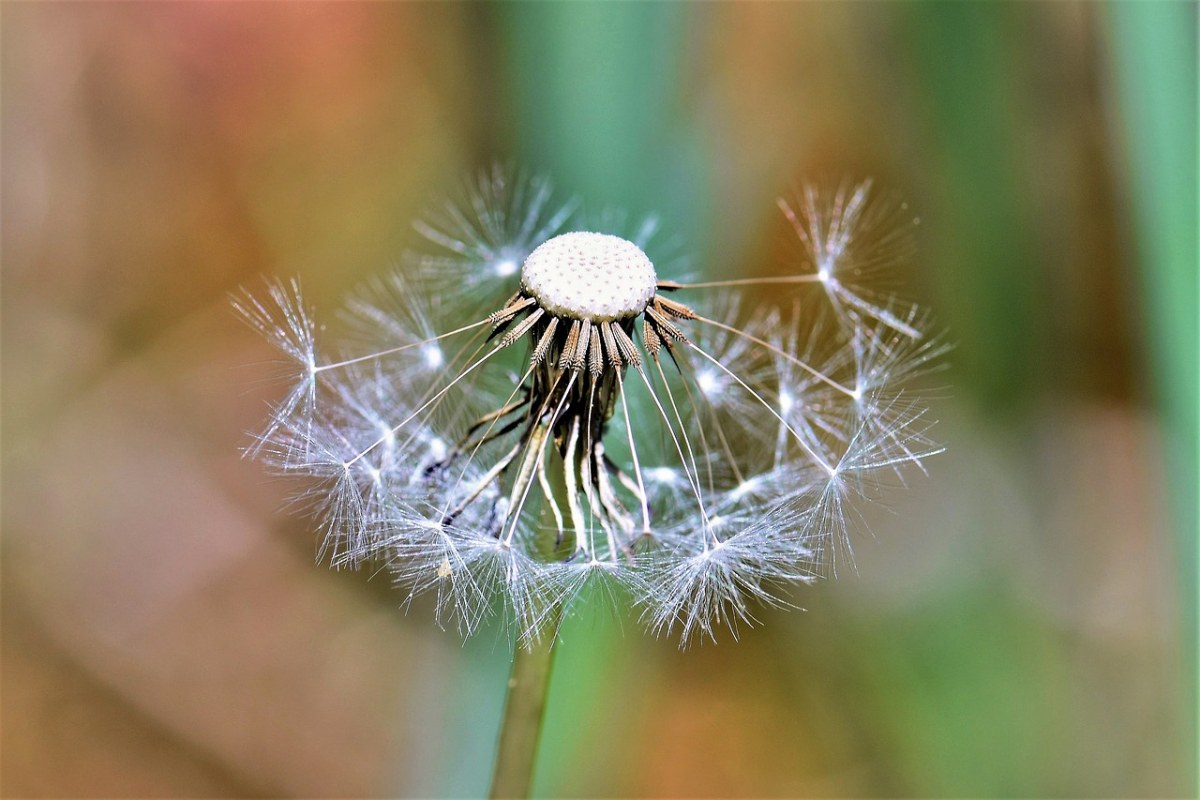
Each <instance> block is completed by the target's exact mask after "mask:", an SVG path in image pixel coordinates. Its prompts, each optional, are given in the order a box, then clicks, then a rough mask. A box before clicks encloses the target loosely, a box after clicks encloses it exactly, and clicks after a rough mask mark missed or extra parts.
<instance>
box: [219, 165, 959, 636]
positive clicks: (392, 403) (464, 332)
mask: <svg viewBox="0 0 1200 800" xmlns="http://www.w3.org/2000/svg"><path fill="white" fill-rule="evenodd" d="M781 208H783V210H784V214H785V216H786V217H787V219H788V220H789V221H790V223H791V225H792V227H793V230H794V232H795V235H796V237H797V240H798V243H799V246H800V249H801V254H802V257H801V258H800V259H798V263H797V264H796V271H795V272H793V273H791V274H790V275H786V276H773V277H772V276H767V277H763V278H733V279H728V280H716V281H698V282H696V281H694V282H685V281H683V280H682V279H680V278H679V276H677V275H674V274H662V265H663V264H664V263H674V262H672V261H670V260H669V259H668V260H667V261H666V262H664V261H663V260H661V259H660V260H658V261H657V262H656V260H655V259H653V258H652V257H651V255H650V253H651V251H653V250H654V240H655V238H656V237H655V233H656V230H657V223H656V222H653V221H649V222H644V223H642V224H641V225H635V226H633V227H631V228H627V226H626V224H625V220H624V218H623V217H622V216H620V215H617V214H612V213H609V214H605V215H600V216H599V217H594V218H591V220H590V222H587V223H585V222H584V221H585V220H586V219H587V218H585V217H580V216H578V215H577V214H576V211H575V208H574V206H573V204H570V203H563V202H560V201H556V200H554V198H553V192H552V190H551V188H550V186H549V183H548V182H546V181H544V180H541V179H530V178H521V177H514V176H513V175H512V173H510V172H507V171H504V170H492V171H489V172H485V173H482V174H481V175H480V176H479V177H478V179H477V180H476V181H475V183H474V186H473V189H472V191H471V193H470V195H469V197H468V199H467V200H466V201H465V203H463V204H455V203H450V204H446V205H444V206H443V207H442V208H441V209H440V210H439V211H438V212H437V213H435V214H434V215H432V216H430V217H428V218H426V220H425V221H423V222H421V223H418V225H417V228H418V231H419V232H420V233H421V234H422V235H423V236H424V237H425V238H426V239H427V240H428V241H429V242H430V244H431V245H432V246H433V247H434V248H435V250H437V251H438V252H436V253H434V254H430V255H415V254H410V257H409V259H408V265H409V274H406V275H403V276H402V275H400V274H396V275H393V276H390V277H388V278H386V279H383V280H378V281H375V282H373V283H371V284H370V285H369V286H368V287H367V289H366V290H365V291H364V292H362V293H359V294H358V295H356V296H355V297H353V298H352V299H351V300H350V302H349V303H348V305H347V308H346V310H345V312H344V319H345V321H346V322H347V323H348V328H349V329H350V330H351V332H352V334H353V335H352V336H351V337H350V338H351V341H352V342H353V343H355V344H356V345H357V346H356V347H350V348H349V349H347V350H344V351H338V352H339V354H340V357H339V358H337V359H325V358H322V357H321V355H320V354H319V353H318V350H317V347H316V342H315V331H316V330H317V328H316V326H315V325H314V323H313V321H312V317H311V314H310V313H309V312H308V311H307V309H305V308H304V306H303V305H302V303H301V300H300V296H299V290H298V288H297V287H296V286H295V285H294V284H293V285H290V286H285V285H283V284H275V285H272V286H270V287H269V289H268V292H267V295H268V299H267V301H263V302H259V301H257V300H255V299H253V298H252V297H250V296H246V297H243V298H240V299H238V300H237V301H236V307H237V309H238V310H239V312H240V313H241V314H242V316H243V317H244V318H245V319H246V320H247V321H248V322H249V323H250V324H251V325H252V326H253V327H254V328H255V329H257V330H258V331H260V332H261V333H262V334H264V335H265V336H266V337H267V338H268V339H270V340H271V341H272V342H273V343H274V344H275V345H276V346H277V347H278V348H279V349H280V350H281V351H282V352H283V353H284V354H285V355H286V356H287V357H288V358H289V361H290V363H291V364H292V376H293V387H292V389H291V391H290V392H289V394H288V395H287V396H286V397H285V398H284V400H283V401H281V402H280V403H279V404H278V406H277V407H276V408H275V409H274V413H273V414H272V417H271V420H270V422H269V423H268V425H267V426H266V429H265V430H264V432H263V433H261V434H260V435H259V436H258V437H257V438H256V442H255V445H254V447H253V448H252V450H253V451H254V452H255V453H257V454H258V455H260V456H262V457H263V458H264V459H265V460H266V461H267V462H268V463H269V464H270V465H271V466H272V467H273V468H275V469H277V470H278V471H279V472H281V473H283V474H286V475H296V476H301V477H304V478H307V479H309V480H310V481H313V484H312V485H310V486H309V487H307V488H306V489H304V490H303V491H302V492H301V494H300V496H299V497H298V498H297V499H298V501H299V502H301V503H303V504H304V505H305V506H306V507H307V508H309V509H310V510H311V511H312V512H313V513H315V515H316V517H317V519H318V520H319V521H320V525H321V528H322V531H323V538H324V543H323V545H322V547H321V549H320V552H321V554H322V555H323V556H324V557H326V558H328V559H329V560H330V561H331V562H332V563H334V564H335V565H348V566H354V565H358V564H361V563H364V562H367V561H373V562H377V563H380V564H382V565H384V566H386V568H387V569H388V570H389V571H390V572H391V574H392V576H393V577H394V579H395V581H396V583H397V584H398V585H399V586H401V587H403V588H404V589H405V590H406V592H407V594H406V595H405V598H406V602H407V601H409V600H411V599H413V598H415V597H418V596H420V595H422V594H426V593H429V594H431V595H432V596H433V597H434V604H435V608H436V615H437V619H438V622H439V624H445V623H452V624H454V625H455V626H456V627H457V628H458V629H459V630H461V631H462V632H463V633H465V634H469V633H472V632H474V631H475V630H477V629H478V628H479V627H480V626H481V625H482V624H483V623H484V621H485V620H486V619H488V618H489V617H490V616H491V615H492V614H493V613H497V612H498V613H501V614H502V615H503V616H504V618H505V619H506V620H507V622H508V623H509V624H511V625H512V626H513V628H514V630H515V632H516V634H517V636H518V637H519V638H520V639H521V640H522V641H526V642H528V641H532V640H534V639H536V638H537V637H538V636H539V635H540V634H541V632H542V629H543V628H544V626H545V625H547V624H548V622H549V620H551V619H552V618H553V617H554V614H552V613H551V609H555V608H563V607H567V608H569V607H571V605H572V604H573V603H575V602H577V601H578V600H579V598H581V597H584V596H585V594H586V596H588V597H589V598H590V597H593V596H600V597H603V598H606V599H607V600H608V601H609V602H612V603H614V604H620V603H622V602H624V598H630V599H631V600H632V601H633V602H636V603H638V604H639V605H640V607H641V609H642V619H643V621H644V622H645V623H646V626H647V627H648V628H649V629H650V630H652V631H655V632H667V631H677V632H678V633H679V634H680V637H681V641H684V642H686V641H688V640H689V639H690V638H692V637H695V636H703V637H707V638H715V637H716V636H717V635H718V631H719V630H720V629H721V628H728V629H730V630H732V631H734V633H735V634H736V632H737V630H738V628H739V626H742V625H747V624H752V623H753V622H754V619H755V609H756V608H757V607H759V606H762V605H775V604H780V603H782V602H783V600H782V598H783V596H784V594H783V592H784V591H785V590H786V586H787V585H789V584H796V583H807V582H809V581H811V580H813V579H814V578H815V577H816V576H818V575H822V574H825V573H827V572H832V571H834V570H835V569H836V567H837V565H838V564H839V563H848V559H849V554H850V546H849V533H850V530H851V528H853V527H855V525H854V524H853V523H854V522H856V521H857V516H856V515H857V512H856V511H855V510H854V509H855V507H856V504H857V503H859V502H860V501H861V500H862V499H863V498H864V497H865V496H866V495H868V494H869V491H868V489H869V487H870V485H871V481H872V478H873V476H874V475H876V474H878V473H881V472H888V473H892V474H902V469H903V468H904V467H905V466H906V465H909V464H913V465H916V466H918V467H919V466H920V465H921V463H922V462H923V461H924V460H925V459H926V458H928V457H929V456H931V455H933V454H935V453H937V452H939V447H938V446H937V445H936V444H934V443H933V442H932V441H931V440H930V439H929V437H928V430H929V424H930V423H929V422H928V420H927V414H926V412H925V409H924V406H923V404H922V403H921V401H920V400H919V399H917V397H916V396H915V394H914V392H913V389H912V388H911V385H912V381H914V380H915V379H917V378H919V377H920V376H921V375H923V374H924V373H926V372H928V371H929V370H930V369H933V368H935V367H936V365H937V363H938V359H939V358H940V357H941V356H942V354H943V353H944V351H945V346H944V345H943V344H941V343H940V341H939V340H938V339H937V338H936V337H933V338H930V337H927V336H926V335H925V333H924V330H925V328H927V327H928V323H927V320H926V319H925V317H924V316H923V315H922V314H921V312H919V311H918V310H916V309H915V308H912V307H910V306H907V305H904V304H900V303H899V302H897V301H895V300H892V299H889V298H887V297H886V296H882V295H879V294H875V293H872V290H871V288H870V287H869V286H866V285H864V284H863V281H862V277H863V276H864V275H865V274H866V272H867V271H868V269H870V270H876V269H878V268H879V267H881V266H882V263H883V261H884V260H886V259H883V258H882V257H881V256H880V253H881V252H885V251H889V248H892V245H893V242H892V240H891V239H890V238H889V237H890V234H889V233H887V232H886V230H882V229H881V227H880V226H881V222H880V221H881V220H884V221H886V220H887V219H888V217H887V214H886V213H883V212H882V211H880V210H879V209H880V207H879V206H877V205H876V204H874V202H873V200H872V198H871V195H870V186H869V184H859V185H857V186H846V187H842V188H841V189H838V190H836V191H835V192H834V193H833V194H832V195H824V194H821V193H819V192H817V191H816V190H812V189H807V190H805V191H804V192H802V193H801V195H800V200H799V201H798V202H797V203H795V204H788V203H782V204H781ZM584 224H587V226H588V228H590V229H572V228H573V227H574V226H575V225H581V226H582V225H584ZM881 230H882V232H881ZM880 237H882V238H880ZM864 239H865V240H866V241H864ZM881 242H882V245H881ZM892 249H894V248H892ZM656 265H657V266H656ZM759 285H766V286H773V287H774V290H773V294H775V295H776V296H777V299H778V300H780V301H786V302H781V303H780V306H782V308H775V307H769V308H767V309H756V308H754V307H753V304H752V303H751V302H750V299H749V296H747V297H741V296H740V292H742V291H746V290H750V289H752V288H753V287H755V286H759ZM776 290H777V291H776ZM805 296H807V299H806V300H805V301H804V303H801V301H800V299H799V298H801V297H805ZM813 302H820V303H821V304H823V305H824V307H825V308H826V309H827V312H828V314H827V316H828V317H829V318H830V319H832V320H833V321H834V324H832V325H824V324H822V323H821V322H820V320H821V319H822V314H821V313H820V312H815V313H814V312H813V311H812V310H811V308H808V307H807V306H811V305H812V303H813ZM481 304H482V305H481ZM789 306H790V310H788V309H789ZM744 308H751V311H750V313H743V309H744ZM802 309H803V313H802ZM554 613H557V612H554Z"/></svg>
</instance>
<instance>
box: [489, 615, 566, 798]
mask: <svg viewBox="0 0 1200 800" xmlns="http://www.w3.org/2000/svg"><path fill="white" fill-rule="evenodd" d="M551 615H552V616H551V621H550V625H549V628H548V630H547V631H546V632H545V633H544V634H543V635H542V636H541V637H540V638H539V639H538V640H537V641H535V642H533V643H532V644H530V646H529V647H528V648H525V647H522V646H521V645H520V644H519V643H518V644H517V646H516V652H515V653H514V655H513V666H512V676H511V677H510V678H509V679H508V697H507V699H506V700H505V703H504V722H503V724H502V726H501V728H500V746H499V748H498V750H497V752H496V771H495V773H493V775H492V791H491V797H493V798H512V797H528V796H529V788H530V784H531V783H532V782H533V765H534V760H535V758H536V757H537V747H538V737H539V736H540V734H541V732H542V717H543V716H544V712H545V710H546V694H547V692H548V690H549V688H550V672H551V668H552V667H553V666H554V653H555V643H556V642H557V641H558V624H559V622H560V619H561V615H562V608H561V607H558V608H555V609H554V610H553V611H552V612H551Z"/></svg>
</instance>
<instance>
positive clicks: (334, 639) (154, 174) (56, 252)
mask: <svg viewBox="0 0 1200 800" xmlns="http://www.w3.org/2000/svg"><path fill="white" fill-rule="evenodd" d="M1196 25H1197V16H1196V5H1195V4H1191V3H1133V4H1100V3H1068V2H1061V3H1060V2H1056V3H1049V2H1047V3H1021V4H1017V3H1012V4H1008V3H994V4H988V3H950V4H936V3H903V4H899V3H898V4H886V5H878V4H871V3H855V4H840V3H839V4H819V3H797V4H783V3H778V4H768V3H761V4H759V3H755V4H751V3H745V4H741V3H739V4H724V5H722V4H704V5H696V6H692V5H681V4H680V5H676V4H671V5H653V4H630V5H624V4H620V5H603V6H601V5H591V4H569V5H553V4H545V5H486V6H485V5H482V4H480V5H441V4H438V5H422V4H416V3H405V4H328V5H326V4H319V3H316V4H295V5H290V4H265V3H264V4H255V3H229V4H224V3H223V4H188V3H172V4H116V3H112V4H104V3H101V4H83V5H74V4H40V3H36V4H21V3H4V5H3V7H2V8H0V29H2V98H0V99H2V126H3V127H2V170H3V172H2V175H3V205H2V212H3V251H2V264H3V285H2V297H3V304H2V315H3V316H2V319H3V354H2V355H3V464H2V468H3V545H2V547H3V549H2V556H3V576H2V577H3V584H2V585H3V650H2V656H3V684H2V694H0V697H2V702H3V706H2V717H0V721H2V726H3V728H2V732H3V740H2V746H3V749H2V758H3V760H2V773H0V792H2V793H3V794H4V795H5V796H81V797H82V796H145V797H150V796H198V795H203V796H381V795H387V796H396V795H402V796H428V797H441V796H475V795H479V794H481V793H483V792H484V791H485V789H486V785H487V782H488V778H489V774H490V770H491V759H492V753H493V750H494V747H495V736H496V732H497V726H498V721H499V715H500V710H501V705H502V701H503V698H502V694H503V689H504V684H505V681H506V677H507V669H508V659H509V652H508V650H507V645H506V642H505V641H504V639H503V637H502V636H501V635H500V634H499V633H498V632H492V633H484V634H483V635H481V636H480V637H477V638H475V639H472V640H470V641H468V642H466V643H465V644H464V643H463V642H462V641H461V640H460V639H459V638H458V637H457V636H456V635H455V634H454V633H453V632H443V631H439V630H438V629H437V628H436V627H435V626H434V625H433V623H432V621H431V615H430V614H429V613H428V612H429V609H428V608H425V607H418V608H415V609H413V611H412V613H410V614H409V615H407V616H406V615H405V614H403V613H402V612H401V611H400V610H399V609H398V606H399V603H400V600H401V598H400V597H399V596H398V595H396V594H395V593H393V592H392V591H391V590H390V589H389V587H388V585H387V581H386V580H385V579H384V578H383V577H376V578H375V579H373V580H372V579H370V578H371V576H370V575H368V574H358V573H337V572H330V571H328V570H326V569H324V568H323V567H321V566H314V564H313V548H314V542H313V536H312V533H311V531H310V530H309V528H308V526H307V524H306V522H305V521H304V520H303V519H297V518H294V517H289V516H286V515H283V514H280V513H278V508H279V505H280V503H281V500H282V496H283V492H284V491H285V489H284V487H282V486H280V485H278V484H276V483H273V482H271V481H269V480H267V479H266V478H265V477H264V475H263V471H262V469H261V468H260V466H259V465H257V464H254V463H248V462H244V461H242V460H241V459H240V458H239V455H238V447H239V445H241V444H243V443H244V442H245V439H244V438H243V437H244V432H245V431H247V430H250V429H253V428H256V427H257V426H259V425H260V423H261V421H262V418H263V415H264V408H265V407H264V403H265V402H266V401H267V400H269V399H270V398H272V397H275V396H277V395H278V394H279V392H280V391H281V390H282V387H279V386H275V385H273V384H270V383H264V382H263V380H262V379H263V377H264V375H265V374H267V372H269V370H267V369H265V368H264V367H263V366H262V364H263V362H264V361H265V360H267V359H269V358H271V354H270V353H269V352H268V350H267V348H266V346H265V344H264V343H263V342H261V341H258V340H257V339H256V338H255V336H254V335H253V334H252V333H251V332H250V331H249V330H248V329H246V328H244V327H243V326H241V325H240V324H239V323H238V322H237V321H236V320H235V318H234V317H233V315H232V314H231V313H230V310H229V307H228V300H227V293H228V292H230V291H231V290H234V289H236V288H237V287H239V286H242V285H248V286H255V285H260V283H259V276H261V275H281V276H291V275H298V276H300V278H301V280H302V281H303V283H304V285H305V287H306V291H307V293H308V296H309V299H310V300H311V301H312V303H313V304H314V305H315V306H316V307H318V308H325V309H333V308H334V307H335V306H336V304H337V301H338V298H339V296H340V295H341V294H342V293H343V292H344V291H346V290H347V289H349V288H351V287H353V286H354V285H355V284H356V283H358V282H359V281H361V280H362V279H364V278H365V277H366V276H368V275H372V274H374V273H376V272H378V271H380V270H383V269H388V268H391V267H392V266H393V265H395V264H396V263H397V261H398V259H399V256H400V254H401V253H402V252H403V251H404V249H405V248H406V247H407V246H409V245H411V244H412V242H413V232H412V229H411V227H410V224H409V221H410V220H411V219H412V218H413V217H414V216H416V215H418V214H419V213H420V212H421V211H422V209H423V208H425V207H427V206H428V205H429V204H430V203H432V202H434V201H435V200H436V199H437V198H440V197H441V196H443V195H445V194H446V193H450V192H453V190H454V189H455V187H456V186H457V185H458V184H459V182H460V180H461V178H462V177H463V176H464V174H466V173H468V172H469V171H471V170H473V169H475V168H477V167H479V166H480V165H486V164H490V163H491V162H493V161H494V160H496V159H500V160H502V161H511V162H514V163H518V164H522V165H525V166H528V167H530V168H533V169H537V170H544V171H546V172H548V173H549V174H551V175H553V176H554V177H555V179H556V183H557V184H558V185H559V186H560V187H562V188H563V189H565V190H566V191H568V192H573V193H578V194H579V195H580V196H582V197H585V198H587V199H588V200H589V202H592V203H595V204H616V205H618V206H621V207H624V208H627V209H629V210H630V211H631V212H633V213H641V212H656V213H658V214H659V215H660V216H661V218H662V219H663V222H664V225H665V227H666V229H667V230H668V231H672V232H673V233H675V234H676V235H678V237H679V238H680V240H681V241H682V242H684V244H685V248H686V250H687V251H688V252H689V253H690V254H691V256H692V258H693V262H694V264H695V265H696V266H697V267H698V268H700V269H707V270H712V271H714V272H716V271H718V270H719V271H720V272H721V274H731V273H733V272H737V271H739V270H745V271H749V270H761V269H763V266H764V265H767V266H770V265H771V264H773V263H774V261H775V259H777V258H779V257H780V255H781V253H783V252H785V245H786V241H785V240H786V232H785V230H784V226H783V224H782V220H781V219H780V218H779V214H778V212H777V210H776V209H775V206H774V203H773V198H774V197H775V196H777V195H779V194H783V193H786V192H787V191H789V189H790V188H791V187H792V186H793V185H795V183H796V182H797V181H801V180H804V179H808V178H830V177H832V178H834V179H837V178H839V177H842V176H847V177H866V176H872V177H874V178H875V179H876V180H877V182H878V184H879V185H881V186H883V187H884V188H886V189H887V190H889V191H892V192H895V193H898V194H899V195H901V196H903V197H904V198H906V199H907V201H908V202H909V204H910V207H911V208H913V209H914V210H915V212H916V213H917V214H918V215H919V217H920V219H921V225H920V234H921V235H920V242H919V247H920V250H919V252H920V258H918V259H917V260H916V261H915V262H914V263H913V264H910V265H906V266H904V267H902V268H901V269H900V274H899V276H898V277H899V278H900V280H901V282H902V283H903V284H904V285H906V286H907V287H908V294H909V296H910V297H912V298H915V299H918V300H920V301H921V302H923V303H925V304H926V305H928V306H929V307H931V308H933V309H934V310H935V311H936V313H937V316H938V318H939V320H940V321H941V322H942V324H943V325H944V326H945V328H946V329H947V330H948V332H949V337H950V339H951V340H952V341H954V342H955V344H956V350H955V352H954V354H953V356H952V359H951V361H952V366H951V368H950V370H949V371H947V372H945V373H943V374H941V375H940V376H939V378H938V380H939V381H940V382H941V383H942V384H943V385H944V386H946V387H948V389H947V391H945V392H942V396H943V399H941V400H939V401H938V403H937V406H936V411H937V414H938V416H939V417H940V419H941V420H942V421H941V424H940V426H939V431H940V434H939V435H940V437H941V439H942V440H943V441H944V442H946V443H947V445H948V447H949V450H948V453H947V454H946V455H944V456H941V457H938V458H936V459H934V460H933V461H932V462H931V464H930V476H929V477H928V478H919V479H918V480H916V481H915V482H914V484H913V486H912V488H911V489H910V490H909V491H907V492H903V493H900V494H896V495H892V496H890V497H889V500H890V502H889V504H888V509H887V510H886V511H882V510H880V511H879V513H876V512H874V511H873V512H872V514H871V516H872V520H873V530H874V535H863V536H862V537H860V538H859V540H858V544H857V556H858V573H857V575H843V576H842V577H841V578H839V579H838V580H837V581H830V582H824V583H822V584H818V585H817V586H815V587H812V588H810V589H806V590H804V591H803V592H802V593H800V594H798V595H797V596H796V597H795V598H794V600H795V602H796V603H797V604H799V605H801V606H803V607H804V608H805V609H806V611H803V612H799V611H792V612H776V611H766V612H764V613H763V614H762V618H763V622H764V624H763V625H762V626H761V627H759V628H755V629H753V630H748V631H743V635H742V637H741V641H740V643H736V644H735V643H733V642H731V641H724V642H722V643H720V644H718V645H716V646H712V645H707V644H706V645H703V646H696V647H693V648H692V649H690V650H688V651H687V652H679V651H677V649H676V647H675V644H674V643H673V642H671V641H666V640H663V641H656V640H654V639H651V638H647V637H645V636H643V635H642V634H641V633H640V632H639V631H638V629H637V628H636V626H632V625H630V624H628V621H623V620H621V619H614V618H613V617H612V616H611V615H607V614H598V615H596V616H595V617H594V618H587V617H585V618H582V619H577V620H574V621H573V622H571V623H570V624H569V626H568V627H567V629H566V630H565V631H564V639H563V647H562V651H561V653H560V656H559V661H558V664H557V667H556V670H557V671H556V673H555V676H554V682H553V686H552V690H551V700H550V703H551V710H550V712H549V716H548V719H547V723H546V730H545V739H544V745H545V746H544V749H543V757H542V759H541V762H540V765H539V768H538V772H537V776H536V790H537V791H538V792H539V793H540V794H542V795H545V796H558V795H576V796H595V795H601V796H611V795H630V796H632V795H650V796H675V797H677V796H706V797H707V796H713V797H717V796H762V797H768V796H769V797H797V796H806V795H817V796H825V797H862V796H881V797H893V796H895V797H914V796H922V797H925V796H957V797H963V796H972V797H999V796H1022V797H1035V796H1062V797H1067V796H1089V797H1108V796H1153V797H1164V796H1193V797H1194V796H1195V793H1196V692H1195V678H1196V674H1195V665H1196V662H1195V647H1196V500H1197V477H1196V445H1197V435H1196V409H1197V400H1196V367H1197V348H1196V345H1197V328H1196V322H1197V268H1196V223H1197V205H1196V186H1197V184H1196V176H1197V161H1196V144H1197V139H1196V136H1197V131H1196V114H1197V107H1196V90H1197V85H1196V59H1197V51H1196Z"/></svg>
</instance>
